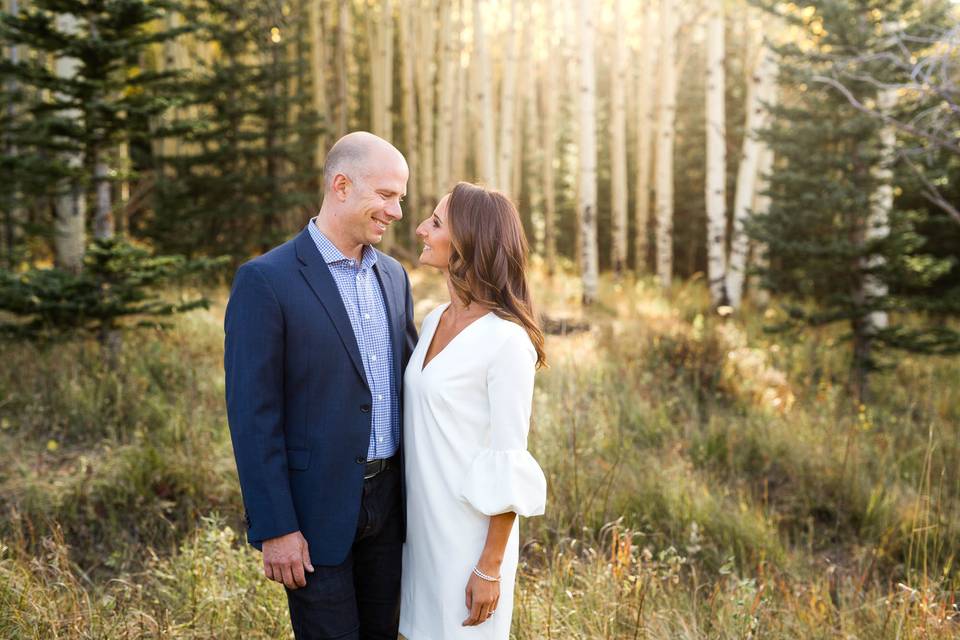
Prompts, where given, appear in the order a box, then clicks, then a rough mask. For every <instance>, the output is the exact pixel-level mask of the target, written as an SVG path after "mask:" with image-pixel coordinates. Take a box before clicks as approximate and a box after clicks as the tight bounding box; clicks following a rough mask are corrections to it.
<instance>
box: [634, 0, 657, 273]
mask: <svg viewBox="0 0 960 640" xmlns="http://www.w3.org/2000/svg"><path fill="white" fill-rule="evenodd" d="M641 7H642V8H641V19H642V21H643V29H642V33H643V39H642V41H641V42H640V48H639V52H638V56H637V58H638V60H637V112H636V114H635V115H636V140H637V151H636V156H637V176H636V192H635V194H634V200H635V202H634V207H635V208H634V233H635V236H634V264H633V268H634V271H636V272H637V273H641V272H643V271H645V270H646V267H647V255H648V253H649V246H648V241H647V230H648V227H649V220H650V196H651V193H650V178H651V175H650V172H651V170H652V168H653V149H652V148H651V143H652V141H653V133H654V129H655V126H656V117H657V111H656V104H655V102H654V99H653V85H654V80H655V79H656V75H655V73H654V69H655V68H656V67H655V66H654V56H655V54H656V46H657V42H656V41H657V23H656V21H655V20H654V17H653V15H652V10H653V3H652V0H648V1H647V2H644V3H643V4H642V5H641Z"/></svg>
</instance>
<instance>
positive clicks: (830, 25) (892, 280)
mask: <svg viewBox="0 0 960 640" xmlns="http://www.w3.org/2000/svg"><path fill="white" fill-rule="evenodd" d="M810 7H811V8H810V9H807V10H806V11H805V12H803V13H799V14H789V15H786V16H784V18H785V19H787V20H789V21H791V22H792V23H793V24H795V25H796V26H797V27H800V28H801V29H803V30H804V31H805V33H806V42H804V43H798V44H791V45H788V46H783V47H779V48H777V53H778V54H779V58H780V65H781V67H780V85H781V86H782V91H783V92H784V95H785V96H789V99H786V98H785V99H784V100H783V101H782V102H780V103H779V104H778V105H777V106H775V107H774V108H773V110H772V114H773V118H774V119H773V123H772V125H771V127H770V129H769V130H768V131H767V132H766V133H765V134H764V137H765V138H766V139H767V141H768V142H769V144H770V145H771V147H772V149H773V151H774V153H775V154H776V156H777V158H778V164H779V165H780V168H779V169H778V170H776V171H774V172H773V174H772V175H771V176H770V177H769V195H770V196H771V198H772V201H771V203H770V207H769V211H768V213H767V214H766V215H755V216H754V217H753V218H752V220H751V221H750V224H749V225H748V226H749V231H750V233H751V235H752V236H753V237H754V238H755V239H756V240H758V241H759V242H761V243H763V244H766V246H767V247H768V251H769V264H768V266H766V267H765V268H763V271H762V274H761V275H762V278H763V281H764V284H765V286H766V287H768V288H769V289H771V290H772V291H773V292H775V293H777V294H780V295H781V296H783V299H784V300H787V301H788V302H787V305H788V310H789V316H790V318H791V319H792V320H793V321H796V322H798V323H800V324H807V325H813V326H822V325H826V324H832V323H837V322H843V323H846V324H847V325H848V326H849V328H850V334H849V337H850V340H851V341H852V343H853V344H852V358H851V368H850V372H851V373H850V381H851V386H852V388H853V390H854V392H855V394H856V397H857V399H858V401H859V402H866V401H867V400H868V399H869V387H868V379H869V378H868V376H869V373H870V372H871V371H873V370H875V369H877V367H878V366H879V365H881V364H882V360H883V358H882V355H881V354H882V351H883V350H885V349H889V348H895V349H904V350H909V351H914V352H920V353H955V352H958V351H960V335H958V334H957V333H956V332H954V331H951V330H950V329H948V328H946V327H944V326H942V324H940V323H939V322H937V319H936V318H935V317H932V316H930V315H928V312H930V313H932V312H944V311H950V310H953V311H957V310H960V305H956V306H952V305H950V304H949V303H945V301H944V300H943V299H942V298H940V297H935V296H933V295H932V290H931V288H930V284H931V283H932V282H934V281H935V280H937V279H938V278H939V277H940V276H942V275H943V274H944V273H946V272H947V271H948V270H949V269H950V267H951V261H950V260H944V259H938V258H936V257H935V256H932V255H929V254H927V253H926V252H925V251H924V249H923V243H924V240H923V238H922V237H921V236H920V235H919V234H918V233H917V232H916V228H915V227H916V222H917V214H916V212H914V211H911V210H909V209H905V208H903V207H901V206H899V204H898V203H896V202H895V203H894V204H893V206H892V207H891V208H890V209H889V210H888V212H887V213H888V217H887V220H886V228H880V227H881V225H879V224H876V223H874V224H873V225H872V224H871V221H872V219H875V211H876V197H877V195H876V194H878V193H884V191H885V190H886V189H887V188H889V187H890V186H893V185H890V184H888V183H885V182H886V181H889V180H891V179H892V175H893V174H892V173H891V172H890V171H885V170H884V169H889V168H890V167H889V163H890V162H891V157H890V154H889V153H888V151H887V148H888V146H889V140H885V137H884V136H885V135H886V134H885V133H884V128H883V125H882V122H881V121H879V120H878V119H876V118H873V117H871V116H869V115H866V114H864V113H862V112H860V111H858V110H856V109H855V108H854V107H852V106H851V104H850V103H849V102H848V100H847V99H846V97H845V96H844V95H842V93H840V92H838V91H836V90H835V89H834V88H832V87H830V86H829V85H827V84H823V83H818V82H816V78H818V77H823V76H830V75H832V74H834V73H836V72H837V71H838V69H836V68H835V67H834V66H835V65H838V64H844V63H843V62H840V61H842V60H843V59H844V55H845V54H850V55H854V54H855V55H856V56H858V57H859V59H861V60H864V62H862V63H861V64H862V65H863V66H862V67H861V68H860V69H859V73H858V74H845V75H846V77H847V78H848V81H847V89H848V90H849V91H851V92H853V93H854V94H855V95H857V96H859V97H860V98H861V99H862V100H864V101H873V100H875V99H876V97H877V92H878V88H877V85H876V84H875V83H870V82H864V81H863V80H858V79H856V77H857V76H858V77H860V78H863V77H866V76H870V77H874V78H878V77H879V78H883V77H885V76H886V77H889V76H890V75H891V74H895V73H897V70H896V69H892V68H887V67H885V66H884V63H883V59H884V58H883V56H880V55H869V56H863V55H862V54H864V53H872V54H879V53H882V52H883V51H885V50H886V49H887V48H888V47H892V46H895V45H894V43H893V39H892V38H891V37H890V33H889V31H888V28H887V27H886V26H885V25H889V24H893V23H896V24H897V25H898V26H897V29H898V30H899V31H900V33H901V35H904V34H909V33H910V32H911V31H913V30H922V29H925V28H926V27H927V26H928V25H929V24H930V23H931V20H935V16H931V15H929V14H925V13H924V11H923V10H922V7H919V6H917V3H915V2H912V1H911V0H903V1H900V2H894V3H891V2H878V1H874V0H858V1H856V2H850V1H848V0H821V1H819V2H815V3H813V4H812V5H810ZM898 40H899V42H900V43H901V44H902V43H909V42H910V41H911V40H910V38H903V37H901V38H899V39H898ZM802 45H805V46H802ZM877 314H889V319H888V322H887V324H886V325H885V326H884V325H883V323H878V322H877V321H876V320H875V318H876V317H877Z"/></svg>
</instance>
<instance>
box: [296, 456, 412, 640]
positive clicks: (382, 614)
mask: <svg viewBox="0 0 960 640" xmlns="http://www.w3.org/2000/svg"><path fill="white" fill-rule="evenodd" d="M400 481H401V479H400V469H399V468H397V467H392V468H389V469H386V470H384V471H381V472H380V473H379V474H377V475H376V476H374V477H373V478H370V479H369V480H364V482H363V498H362V501H361V504H360V517H359V518H358V521H357V534H356V537H355V538H354V541H353V548H352V549H351V550H350V553H349V554H347V559H346V560H344V561H343V563H342V564H339V565H337V566H332V567H320V566H316V565H314V572H313V573H308V574H306V575H307V586H305V587H301V588H299V589H294V590H290V589H287V602H288V603H289V605H290V622H291V623H292V625H293V633H294V635H295V636H296V638H297V640H320V639H324V640H332V639H333V638H337V639H341V638H342V639H344V640H397V627H398V626H399V623H400V564H401V549H402V545H403V543H402V535H403V513H402V505H401V502H400Z"/></svg>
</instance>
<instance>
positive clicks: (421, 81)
mask: <svg viewBox="0 0 960 640" xmlns="http://www.w3.org/2000/svg"><path fill="white" fill-rule="evenodd" d="M436 9H437V4H436V0H426V2H424V3H422V4H421V10H420V11H419V13H418V14H417V21H416V22H415V25H416V27H417V30H416V32H415V33H416V42H417V45H418V53H419V55H418V56H417V60H418V62H419V64H417V65H416V67H415V72H416V76H415V77H416V84H417V100H418V106H419V108H420V126H419V133H420V198H421V199H422V201H423V206H424V207H433V206H434V205H435V204H436V202H437V191H436V188H437V185H436V180H435V178H434V175H433V171H434V167H435V163H434V159H433V149H434V142H433V141H434V136H433V127H434V125H435V124H436V118H435V115H434V109H433V106H434V92H435V91H436V88H437V87H436V71H435V65H434V57H435V54H436V52H435V47H434V45H435V44H436V33H437V29H436V26H435V25H434V17H435V15H436Z"/></svg>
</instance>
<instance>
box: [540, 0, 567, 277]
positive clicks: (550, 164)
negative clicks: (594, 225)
mask: <svg viewBox="0 0 960 640" xmlns="http://www.w3.org/2000/svg"><path fill="white" fill-rule="evenodd" d="M555 9H556V7H555V0H553V1H550V3H549V4H548V5H547V8H546V11H547V17H546V22H547V38H548V45H547V46H548V55H547V57H546V59H545V60H544V63H543V70H542V72H541V74H540V81H541V83H542V88H541V90H540V95H541V96H542V100H543V120H542V122H543V139H542V140H541V146H542V149H543V160H542V164H541V166H542V167H543V252H544V257H545V259H546V263H547V273H550V274H552V273H553V272H554V271H556V267H557V223H556V218H557V196H556V186H555V184H554V183H555V177H554V176H555V173H554V163H555V162H556V149H557V143H556V137H557V90H558V86H557V85H558V84H559V83H561V82H562V75H561V74H562V73H563V72H564V69H563V65H557V64H555V63H554V61H555V60H557V59H558V57H559V56H560V43H559V42H558V37H557V35H555V32H556V29H557V24H558V20H557V19H556V14H555Z"/></svg>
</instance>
